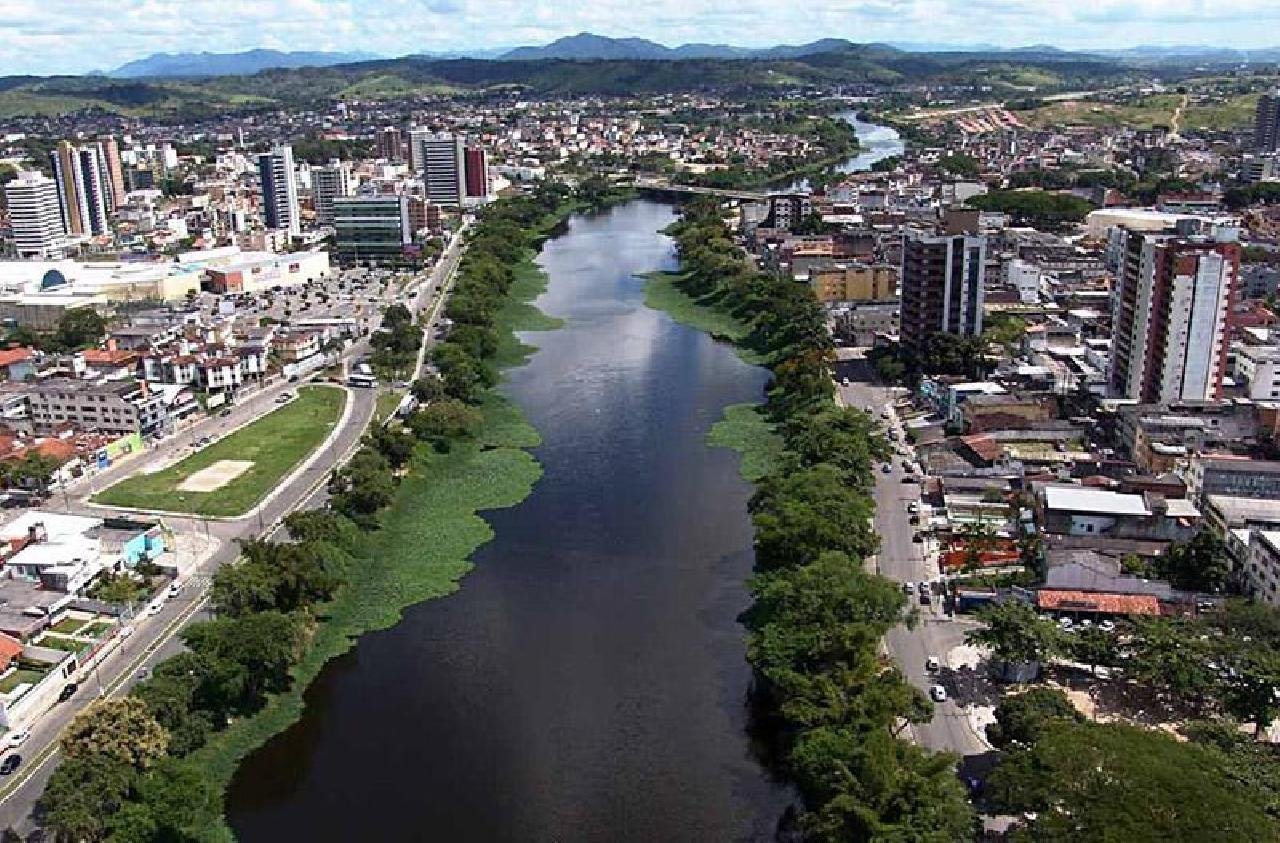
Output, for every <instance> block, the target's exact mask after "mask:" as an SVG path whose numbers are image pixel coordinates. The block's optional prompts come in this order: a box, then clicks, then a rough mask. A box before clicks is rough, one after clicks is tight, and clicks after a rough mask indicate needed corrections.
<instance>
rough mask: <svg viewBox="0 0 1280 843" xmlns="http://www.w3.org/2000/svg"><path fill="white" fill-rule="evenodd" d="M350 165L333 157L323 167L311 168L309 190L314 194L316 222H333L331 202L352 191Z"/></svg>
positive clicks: (326, 223)
mask: <svg viewBox="0 0 1280 843" xmlns="http://www.w3.org/2000/svg"><path fill="white" fill-rule="evenodd" d="M353 186H354V185H353V183H352V179H351V165H350V164H348V163H347V162H345V161H339V160H338V159H336V158H334V159H333V160H331V161H330V162H329V163H328V165H326V166H324V167H314V168H312V170H311V191H312V194H313V195H314V196H315V208H316V222H317V223H320V224H321V225H332V224H333V203H334V202H335V201H336V200H338V199H341V198H343V197H346V196H350V195H351V194H352V193H353V192H354V191H353V189H352V188H353Z"/></svg>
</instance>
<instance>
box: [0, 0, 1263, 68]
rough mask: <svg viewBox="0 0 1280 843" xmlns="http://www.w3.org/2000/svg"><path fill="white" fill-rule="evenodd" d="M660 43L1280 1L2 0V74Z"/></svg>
mask: <svg viewBox="0 0 1280 843" xmlns="http://www.w3.org/2000/svg"><path fill="white" fill-rule="evenodd" d="M584 30H586V31H591V32H596V33H599V34H602V35H612V36H639V37H644V38H651V39H653V40H655V41H659V42H661V43H665V44H678V43H681V42H686V41H710V42H716V43H731V44H738V45H742V46H765V45H772V44H778V43H801V42H804V41H811V40H814V39H817V38H824V37H839V38H847V39H849V40H852V41H895V42H930V43H956V44H963V43H977V42H983V43H995V44H999V45H1002V46H1023V45H1028V44H1040V43H1049V44H1055V45H1057V46H1061V47H1067V48H1083V47H1128V46H1134V45H1137V44H1204V45H1214V46H1232V47H1269V46H1277V45H1280V34H1275V33H1280V0H896V2H895V0H791V2H786V0H783V2H778V0H647V2H643V3H637V2H635V0H333V2H323V0H185V2H177V0H0V74H15V73H37V74H48V73H81V72H86V71H89V70H94V69H109V68H112V67H116V66H118V65H120V64H123V63H124V62H126V61H130V60H132V59H136V58H140V57H142V56H145V55H149V54H151V53H155V52H180V51H200V50H208V51H212V52H235V51H239V50H246V49H250V48H253V47H270V48H275V49H283V50H343V51H367V52H374V53H380V54H384V55H388V56H397V55H404V54H408V53H414V52H432V51H437V52H438V51H449V50H461V49H469V48H486V47H502V46H514V45H519V44H541V43H545V42H547V41H550V40H553V39H555V38H557V37H559V36H562V35H569V34H573V33H576V32H581V31H584Z"/></svg>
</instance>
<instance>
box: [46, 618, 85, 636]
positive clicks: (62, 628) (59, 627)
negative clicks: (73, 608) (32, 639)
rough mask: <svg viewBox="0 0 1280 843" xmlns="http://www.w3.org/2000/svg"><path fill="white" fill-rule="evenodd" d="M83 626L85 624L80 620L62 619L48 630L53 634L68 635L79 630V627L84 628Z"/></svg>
mask: <svg viewBox="0 0 1280 843" xmlns="http://www.w3.org/2000/svg"><path fill="white" fill-rule="evenodd" d="M84 624H85V622H84V621H83V620H81V619H80V618H63V619H62V620H60V621H58V622H57V623H55V624H54V625H53V626H52V627H50V628H51V629H52V630H53V631H54V632H59V633H62V634H63V635H70V634H71V633H73V632H75V631H76V630H78V629H80V627H82V626H84Z"/></svg>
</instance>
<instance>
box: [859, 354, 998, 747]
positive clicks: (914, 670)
mask: <svg viewBox="0 0 1280 843" xmlns="http://www.w3.org/2000/svg"><path fill="white" fill-rule="evenodd" d="M842 356H846V355H845V354H842ZM846 377H847V378H848V379H849V385H848V386H843V385H842V386H839V387H838V388H839V393H840V398H841V400H842V401H843V402H844V403H845V405H846V406H850V407H858V408H861V409H863V410H866V411H867V412H869V413H871V414H872V415H873V416H875V417H876V418H877V419H878V420H881V421H884V419H882V418H881V415H880V414H881V412H882V411H884V410H885V409H886V408H887V407H890V405H891V404H892V401H893V396H892V394H891V392H890V390H889V388H888V387H884V386H880V385H877V384H876V383H875V382H874V380H873V375H872V372H871V367H870V366H869V365H868V364H867V362H866V360H865V359H864V358H862V357H861V355H857V356H854V357H853V359H847V360H843V361H842V362H841V363H840V364H839V367H838V369H837V378H846ZM887 423H888V424H889V425H891V426H892V427H894V428H896V429H897V430H898V432H899V435H901V434H902V433H903V430H902V426H901V422H900V420H899V419H898V418H897V416H896V414H894V413H892V412H891V413H890V419H889V420H888V422H887ZM903 459H904V457H903V456H902V455H901V454H895V455H894V458H893V460H892V462H891V465H892V468H891V469H890V472H889V473H887V474H886V473H883V472H881V471H879V470H877V471H876V491H875V495H876V515H875V529H876V532H877V533H878V534H879V536H880V552H879V553H878V554H877V556H876V558H875V566H876V569H877V571H878V572H879V573H880V574H882V575H883V576H885V577H888V578H889V579H891V580H894V581H895V582H902V583H905V582H910V583H919V582H921V581H922V580H928V581H936V580H937V579H938V577H939V571H938V565H937V563H936V562H935V561H933V560H930V559H926V558H925V553H926V549H927V548H928V547H929V545H928V544H926V543H917V542H914V541H912V536H913V534H914V533H915V529H916V528H915V527H913V526H912V525H911V523H910V518H911V516H910V513H908V511H907V505H908V504H909V503H910V502H912V501H918V500H919V497H920V486H919V485H918V484H916V483H907V482H903V479H902V478H903V475H904V474H905V472H904V471H903V469H902V465H901V463H902V461H903ZM917 474H918V472H917ZM909 599H910V601H911V603H912V605H913V606H914V607H915V608H917V609H918V610H919V622H918V623H917V624H916V625H915V628H914V629H909V628H907V626H905V625H899V626H897V627H895V628H894V629H892V630H890V631H889V633H888V634H887V635H886V636H885V642H884V643H885V648H886V649H887V651H888V653H889V655H890V656H892V657H893V660H894V661H895V662H896V663H897V664H898V666H899V667H900V668H901V669H902V671H903V673H905V674H906V675H907V677H908V679H909V680H910V681H911V683H912V684H913V685H915V686H916V687H917V688H919V689H920V690H921V691H923V692H924V693H926V694H928V692H929V689H930V687H932V686H933V685H937V684H940V685H942V686H943V687H944V688H946V689H947V691H948V699H947V701H946V702H943V703H935V704H934V716H933V719H932V720H931V721H930V722H928V723H924V724H919V725H915V726H912V727H911V733H912V735H913V737H914V739H915V740H916V741H917V742H918V743H919V744H921V745H922V746H925V747H928V748H929V749H934V750H947V751H950V752H955V753H957V754H959V755H961V756H970V755H980V754H983V753H985V752H987V751H988V749H989V747H988V746H987V745H986V743H985V742H983V741H982V740H981V739H980V738H979V737H978V735H977V734H976V733H975V732H974V730H973V728H972V727H971V726H970V724H969V719H968V717H967V716H966V715H965V714H964V712H963V710H962V709H961V708H960V707H959V706H958V705H957V704H956V701H955V697H956V696H957V694H958V693H960V694H961V695H963V691H964V690H965V689H964V687H963V685H964V684H965V683H966V682H967V677H968V674H967V673H966V672H963V671H961V672H957V671H951V670H949V669H947V668H946V667H945V665H946V661H947V654H948V653H949V652H950V651H951V650H952V649H953V648H955V647H956V646H958V645H960V644H962V643H963V642H964V636H965V633H966V632H967V631H968V630H970V629H972V628H973V627H974V626H975V625H976V624H975V622H974V621H971V620H969V619H967V618H962V617H955V618H950V617H947V615H946V614H945V613H944V612H943V610H942V605H941V600H939V599H938V598H936V597H935V598H934V599H933V602H932V603H931V604H930V605H922V604H921V603H920V602H919V599H918V597H917V595H916V594H915V592H914V591H913V593H912V594H911V596H910V598H909ZM929 656H937V657H938V659H939V660H940V661H941V662H942V663H943V665H944V668H943V670H942V671H941V672H940V673H938V674H931V673H930V672H929V671H927V670H925V660H926V659H927V658H928V657H929ZM958 684H959V685H960V686H961V687H957V685H958Z"/></svg>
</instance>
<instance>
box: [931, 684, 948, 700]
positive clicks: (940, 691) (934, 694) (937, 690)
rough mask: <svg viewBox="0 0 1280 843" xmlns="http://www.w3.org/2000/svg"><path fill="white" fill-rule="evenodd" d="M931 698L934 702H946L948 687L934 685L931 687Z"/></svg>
mask: <svg viewBox="0 0 1280 843" xmlns="http://www.w3.org/2000/svg"><path fill="white" fill-rule="evenodd" d="M929 698H930V699H932V700H933V701H934V702H946V701H947V689H946V688H944V687H942V686H941V685H934V686H933V687H932V688H930V689H929Z"/></svg>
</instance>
